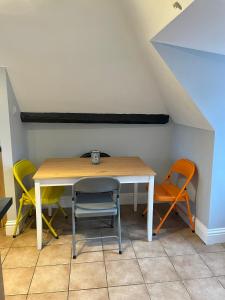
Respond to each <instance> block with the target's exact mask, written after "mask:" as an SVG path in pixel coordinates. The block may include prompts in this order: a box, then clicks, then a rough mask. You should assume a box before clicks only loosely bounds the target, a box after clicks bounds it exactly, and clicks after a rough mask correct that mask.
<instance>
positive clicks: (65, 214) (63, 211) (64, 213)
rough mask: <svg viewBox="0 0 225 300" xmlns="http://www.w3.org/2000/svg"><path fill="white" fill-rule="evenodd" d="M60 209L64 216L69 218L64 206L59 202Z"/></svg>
mask: <svg viewBox="0 0 225 300" xmlns="http://www.w3.org/2000/svg"><path fill="white" fill-rule="evenodd" d="M57 205H58V208H59V210H60V211H61V213H62V214H63V215H64V217H65V218H66V219H67V218H68V215H67V213H66V212H65V210H64V209H63V208H62V206H61V205H60V203H57Z"/></svg>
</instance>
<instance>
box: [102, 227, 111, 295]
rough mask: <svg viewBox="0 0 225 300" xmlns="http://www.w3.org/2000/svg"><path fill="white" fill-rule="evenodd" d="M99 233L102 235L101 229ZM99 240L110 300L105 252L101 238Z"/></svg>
mask: <svg viewBox="0 0 225 300" xmlns="http://www.w3.org/2000/svg"><path fill="white" fill-rule="evenodd" d="M101 235H102V231H101ZM101 242H102V254H103V263H104V268H105V277H106V285H107V295H108V298H109V300H110V296H109V283H108V276H107V269H106V260H105V252H104V240H103V239H102V238H101Z"/></svg>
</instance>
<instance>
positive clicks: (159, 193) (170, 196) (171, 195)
mask: <svg viewBox="0 0 225 300" xmlns="http://www.w3.org/2000/svg"><path fill="white" fill-rule="evenodd" d="M179 192H180V189H179V188H178V187H177V186H176V185H174V184H171V183H163V184H156V185H155V188H154V200H155V201H156V202H157V201H159V202H168V201H174V200H175V199H176V197H177V195H178V193H179ZM186 194H187V193H186V192H183V194H182V196H181V197H179V199H178V201H184V200H185V196H186Z"/></svg>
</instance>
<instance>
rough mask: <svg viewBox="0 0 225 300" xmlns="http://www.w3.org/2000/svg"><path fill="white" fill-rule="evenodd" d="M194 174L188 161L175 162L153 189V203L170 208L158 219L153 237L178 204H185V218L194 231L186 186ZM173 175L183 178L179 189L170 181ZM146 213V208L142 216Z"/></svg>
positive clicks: (190, 162) (191, 163) (193, 166)
mask: <svg viewBox="0 0 225 300" xmlns="http://www.w3.org/2000/svg"><path fill="white" fill-rule="evenodd" d="M194 173H195V164H194V163H193V162H192V161H190V160H188V159H179V160H177V161H176V162H175V163H174V164H173V165H172V166H171V168H170V170H169V172H168V174H167V176H166V178H165V179H164V181H163V182H162V183H161V184H156V185H155V188H154V202H155V203H166V202H169V203H171V204H170V208H169V210H168V211H167V213H166V214H165V216H164V217H163V218H160V223H159V225H158V226H157V227H156V229H155V233H154V235H156V234H157V233H159V231H160V228H161V227H162V225H163V224H164V222H165V221H166V219H167V217H168V216H169V214H170V213H171V211H172V210H174V209H176V208H177V207H176V205H177V203H179V202H186V205H187V216H188V218H189V222H190V227H191V229H192V231H193V232H194V230H195V224H194V221H193V216H192V213H191V208H190V197H189V195H188V192H187V186H188V184H189V183H190V181H191V179H192V177H193V175H194ZM175 174H178V175H181V176H182V177H183V178H184V182H183V184H182V186H181V187H179V186H178V185H177V184H175V183H174V182H173V181H172V179H173V177H174V175H175ZM146 213H147V208H146V209H145V210H144V212H143V215H145V214H146Z"/></svg>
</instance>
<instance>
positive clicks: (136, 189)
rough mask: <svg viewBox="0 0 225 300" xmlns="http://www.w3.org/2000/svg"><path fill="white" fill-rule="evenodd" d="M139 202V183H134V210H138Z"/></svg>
mask: <svg viewBox="0 0 225 300" xmlns="http://www.w3.org/2000/svg"><path fill="white" fill-rule="evenodd" d="M137 204H138V183H134V212H136V211H137Z"/></svg>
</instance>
